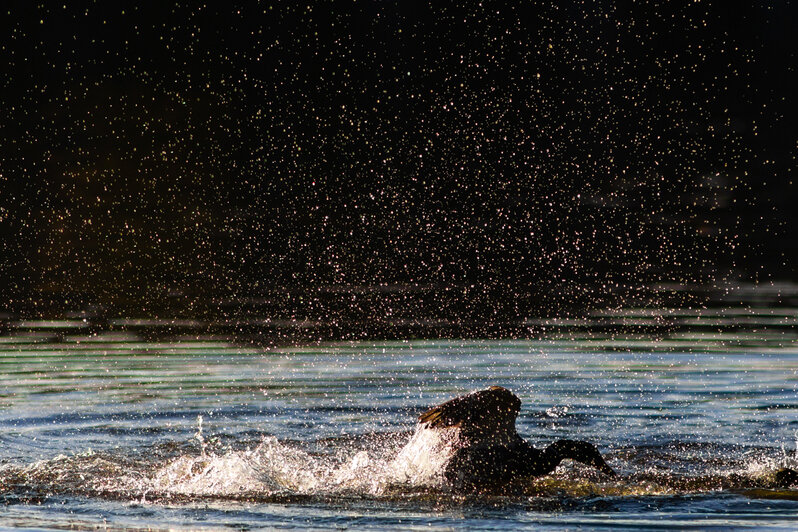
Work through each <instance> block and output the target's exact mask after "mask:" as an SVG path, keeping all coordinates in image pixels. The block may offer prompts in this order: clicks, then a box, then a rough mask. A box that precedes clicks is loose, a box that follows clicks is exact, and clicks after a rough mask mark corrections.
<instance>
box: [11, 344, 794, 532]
mask: <svg viewBox="0 0 798 532" xmlns="http://www.w3.org/2000/svg"><path fill="white" fill-rule="evenodd" d="M693 340H694V341H692V343H690V342H683V343H681V344H679V343H677V344H675V345H671V344H668V345H667V346H665V347H667V349H662V350H658V349H656V347H657V345H656V342H653V341H646V343H645V346H644V349H641V346H640V344H639V343H638V344H635V345H633V346H632V347H634V348H635V349H634V350H630V349H624V348H623V346H622V345H616V344H617V343H615V344H613V345H611V346H608V345H597V344H596V342H595V341H594V340H589V339H578V338H576V339H574V338H560V339H551V340H541V341H521V340H518V341H468V342H466V341H445V340H444V341H408V342H380V343H373V342H370V343H346V344H323V345H313V346H304V347H302V346H300V347H285V348H271V349H267V348H255V347H241V346H239V345H236V344H235V343H233V342H232V341H229V340H226V339H224V338H214V337H208V338H197V337H191V338H170V339H168V340H162V341H146V340H144V339H143V337H142V336H139V335H138V334H133V333H131V332H124V331H123V332H101V333H94V334H88V333H85V334H79V333H78V332H76V331H66V332H63V331H59V332H58V334H57V335H56V334H55V333H54V332H52V331H44V330H40V331H36V330H33V331H28V332H24V331H16V332H12V333H8V334H6V335H5V336H1V337H0V527H5V528H37V529H64V528H71V529H95V528H98V527H110V528H114V529H139V528H152V529H167V528H168V529H220V528H292V527H296V528H303V529H306V528H348V527H353V528H354V527H357V528H365V529H368V528H373V529H384V528H399V529H413V528H418V529H422V528H423V529H425V530H429V529H433V530H436V529H439V530H451V529H469V530H471V529H491V530H505V529H506V530H514V529H518V528H550V529H572V528H577V527H581V528H587V529H608V530H609V529H612V530H618V529H641V528H643V529H646V528H649V529H650V528H657V529H661V528H673V529H685V528H688V529H698V528H704V529H724V530H725V529H729V528H745V529H747V528H768V529H783V530H794V529H795V528H796V527H798V490H795V489H775V488H773V487H772V476H773V474H774V472H775V471H776V470H777V469H778V468H780V467H796V466H798V453H797V452H796V438H797V437H798V345H796V344H795V343H794V342H793V341H792V340H791V341H786V342H785V341H780V342H779V343H778V344H774V343H772V342H771V343H768V344H762V346H761V347H760V348H756V347H751V346H750V345H749V344H747V343H745V344H740V343H732V344H727V345H725V346H719V345H716V344H717V338H715V339H707V338H698V339H693ZM711 342H715V343H711ZM610 348H611V349H612V350H610ZM494 384H499V385H502V386H505V387H507V388H510V389H511V390H513V391H514V392H515V393H516V394H518V395H519V396H520V397H521V399H522V401H523V406H522V411H521V414H520V415H519V421H518V429H519V432H520V433H521V435H522V436H524V437H526V438H527V439H529V440H530V441H532V442H533V443H535V444H536V445H538V446H544V445H546V444H548V443H550V442H551V441H552V440H555V439H558V438H563V437H571V438H578V439H584V440H589V441H592V442H594V443H595V444H596V445H597V446H598V447H599V448H600V449H601V450H602V452H603V453H604V454H605V456H606V457H607V458H608V462H609V463H610V465H612V467H613V468H615V470H616V471H618V472H619V473H620V474H621V475H622V478H621V479H620V480H610V479H607V478H602V477H601V476H599V475H598V474H596V473H594V472H593V471H591V470H589V469H586V468H582V466H579V465H574V464H571V463H565V464H563V465H562V466H561V467H560V468H559V469H558V470H557V471H556V472H555V474H553V475H551V476H549V477H546V478H542V479H538V480H535V481H532V482H530V485H529V486H528V489H527V490H526V493H525V494H524V495H519V496H515V497H474V496H471V497H463V496H458V495H455V494H452V493H450V492H448V491H447V490H446V488H445V487H444V486H441V485H439V484H437V483H436V481H435V480H434V479H426V480H424V479H421V480H419V479H418V478H413V477H412V475H408V473H407V471H405V470H404V469H403V467H404V466H403V464H402V463H400V461H398V460H397V456H398V454H399V452H400V450H401V449H402V447H403V446H404V444H405V443H407V441H408V440H409V439H410V437H411V435H412V433H413V430H414V425H415V423H414V419H415V417H416V416H417V414H418V413H420V412H421V411H423V410H424V409H426V408H428V407H430V406H432V405H434V404H436V403H438V402H440V401H443V400H445V399H448V398H450V397H452V396H454V395H457V394H460V393H462V392H466V391H470V390H474V389H478V388H483V387H486V386H489V385H494ZM419 459H423V457H420V458H419Z"/></svg>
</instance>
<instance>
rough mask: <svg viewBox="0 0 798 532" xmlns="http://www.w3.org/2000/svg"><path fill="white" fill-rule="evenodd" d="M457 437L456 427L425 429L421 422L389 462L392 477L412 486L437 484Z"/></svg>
mask: <svg viewBox="0 0 798 532" xmlns="http://www.w3.org/2000/svg"><path fill="white" fill-rule="evenodd" d="M459 441H460V430H459V429H457V428H453V427H452V428H445V429H435V430H432V429H428V428H425V427H424V426H422V425H418V426H417V427H416V432H415V433H414V434H413V436H412V437H411V438H410V441H409V442H407V444H406V445H405V446H404V447H403V448H402V450H401V451H400V452H399V454H398V455H397V456H396V458H395V459H394V460H393V461H392V462H391V470H392V473H393V476H394V480H395V481H397V482H405V483H409V484H411V485H413V486H439V485H441V484H442V483H443V471H444V469H445V466H446V463H447V462H448V461H449V460H450V459H451V457H452V455H453V454H454V451H455V449H456V448H457V445H458V443H459Z"/></svg>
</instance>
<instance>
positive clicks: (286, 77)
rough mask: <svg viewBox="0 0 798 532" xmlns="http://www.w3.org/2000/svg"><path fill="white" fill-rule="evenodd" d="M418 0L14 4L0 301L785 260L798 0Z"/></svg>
mask: <svg viewBox="0 0 798 532" xmlns="http://www.w3.org/2000/svg"><path fill="white" fill-rule="evenodd" d="M162 4H163V5H162ZM434 4H435V5H434V6H430V5H428V3H427V2H410V1H404V0H403V1H396V2H386V1H375V2H368V1H358V2H353V3H348V2H323V3H311V4H309V5H304V4H303V5H299V4H297V3H294V2H286V3H284V4H283V3H254V2H242V3H229V2H215V3H211V5H209V6H199V5H197V3H195V2H185V3H180V4H173V5H165V3H160V2H144V3H142V2H130V3H118V2H99V3H86V4H85V5H79V4H72V3H70V4H69V5H68V6H67V7H63V6H62V5H61V4H60V3H59V4H56V3H45V5H44V6H43V7H37V6H36V5H34V3H32V2H27V1H26V2H16V3H6V4H3V7H2V9H1V10H0V11H2V13H0V19H2V34H0V35H1V37H0V58H1V59H0V61H2V62H1V63H0V64H2V67H3V68H2V71H1V72H0V95H1V96H0V116H2V117H3V118H2V121H0V143H1V145H0V165H1V166H0V231H2V246H3V253H2V258H0V296H1V297H2V305H3V308H4V309H5V310H6V311H7V312H9V313H12V314H15V315H18V314H25V315H58V314H59V313H63V312H65V311H69V310H78V309H86V308H92V309H95V311H96V312H100V313H110V314H119V315H144V316H147V315H152V316H174V315H226V316H235V315H239V314H246V313H248V312H254V313H261V314H268V315H272V316H281V317H285V318H290V319H294V318H296V319H305V318H313V319H322V320H335V319H348V318H352V317H357V316H360V317H361V318H363V319H369V317H371V318H373V319H384V318H385V317H386V316H393V317H396V318H397V319H399V318H403V317H406V318H410V317H412V318H414V319H417V318H419V317H426V318H429V319H438V318H440V319H449V320H458V319H470V320H487V321H490V320H508V319H509V320H512V319H516V318H519V317H528V316H536V315H563V314H569V313H570V314H573V313H579V312H581V311H583V310H585V309H588V308H594V307H596V306H607V305H615V306H619V305H620V306H623V305H625V304H646V305H657V304H674V298H675V299H680V298H681V299H684V300H685V301H682V302H681V303H687V304H690V303H691V301H692V302H693V303H696V304H702V301H701V298H700V297H698V298H697V299H696V296H695V295H694V294H695V293H696V290H694V288H695V287H701V286H714V287H718V286H737V285H739V284H740V283H749V282H753V283H771V282H774V281H784V280H794V279H795V276H796V260H795V259H796V257H797V256H798V244H797V243H796V231H795V228H796V222H797V221H798V219H797V218H796V211H797V209H796V208H795V204H796V200H797V199H798V194H796V187H795V186H794V184H793V181H794V178H795V171H794V168H795V165H796V155H798V135H796V130H797V128H796V126H795V124H796V118H798V116H796V115H797V114H798V113H796V107H798V106H797V105H796V101H795V97H794V95H795V94H796V90H797V89H798V87H796V83H795V82H796V71H795V69H796V59H797V58H796V38H795V31H796V28H798V18H797V17H796V12H797V11H798V9H796V7H795V5H794V4H793V3H791V2H785V1H762V2H756V1H754V2H739V3H738V2H727V1H723V2H689V3H688V2H636V3H634V4H632V3H629V4H626V3H615V2H599V3H596V4H593V3H584V4H583V3H581V2H576V3H575V2H551V3H519V4H521V5H515V4H516V3H514V2H513V3H509V4H504V3H491V2H482V3H481V4H478V3H469V4H468V5H467V6H466V7H455V6H453V5H450V4H446V3H437V2H435V3H434ZM691 287H692V288H691ZM688 292H689V293H691V294H693V295H690V296H686V295H684V294H685V293H688ZM629 298H633V299H634V300H633V301H632V300H630V299H629ZM676 303H678V301H677V302H676Z"/></svg>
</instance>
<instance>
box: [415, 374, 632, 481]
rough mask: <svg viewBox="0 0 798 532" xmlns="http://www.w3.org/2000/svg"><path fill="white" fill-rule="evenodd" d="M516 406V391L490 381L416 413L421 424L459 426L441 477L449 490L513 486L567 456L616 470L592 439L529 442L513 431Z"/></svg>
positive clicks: (607, 471)
mask: <svg viewBox="0 0 798 532" xmlns="http://www.w3.org/2000/svg"><path fill="white" fill-rule="evenodd" d="M520 410H521V400H520V399H519V398H518V397H517V396H516V395H515V394H513V393H512V392H511V391H510V390H508V389H506V388H502V387H501V386H491V387H490V388H488V389H487V390H479V391H476V392H472V393H469V394H466V395H461V396H459V397H455V398H454V399H451V400H449V401H446V402H445V403H442V404H440V405H438V406H436V407H435V408H432V409H430V410H427V411H426V412H424V413H423V414H421V415H420V416H419V418H418V421H419V424H420V425H421V426H422V428H427V429H432V430H442V429H447V428H456V429H459V434H458V444H457V446H456V450H455V452H454V454H453V455H452V457H451V459H450V460H449V461H448V463H447V464H446V466H445V467H446V468H445V470H444V478H445V479H446V481H447V483H448V484H449V485H450V486H451V487H452V488H453V489H454V490H456V491H459V492H499V493H506V492H512V491H516V490H518V489H520V488H521V486H522V484H523V482H524V481H525V480H529V479H530V478H534V477H539V476H543V475H547V474H549V473H551V472H552V471H554V469H555V468H556V467H557V465H559V463H560V462H561V461H562V460H564V459H566V458H568V459H571V460H576V461H577V462H581V463H583V464H587V465H590V466H593V467H595V468H597V469H598V470H599V471H601V472H602V473H605V474H607V475H610V476H613V477H614V476H616V474H615V471H613V470H612V468H611V467H610V466H608V465H607V463H606V462H605V461H604V459H603V458H602V457H601V454H599V452H598V450H597V449H596V447H595V446H594V445H593V444H591V443H588V442H584V441H576V440H559V441H556V442H554V443H552V444H551V445H549V446H548V447H546V448H545V449H543V450H539V449H536V448H534V447H533V446H532V445H530V444H529V443H528V442H527V441H526V440H524V439H523V438H521V437H520V436H519V435H518V433H517V432H516V429H515V419H516V417H517V416H518V412H519V411H520Z"/></svg>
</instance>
